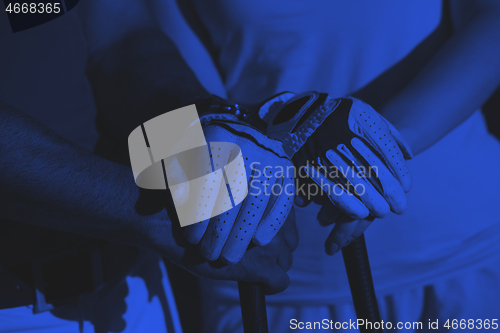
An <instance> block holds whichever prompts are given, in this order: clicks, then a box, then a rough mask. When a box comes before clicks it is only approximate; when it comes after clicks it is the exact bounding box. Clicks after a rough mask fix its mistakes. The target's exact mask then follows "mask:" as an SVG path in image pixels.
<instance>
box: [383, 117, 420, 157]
mask: <svg viewBox="0 0 500 333" xmlns="http://www.w3.org/2000/svg"><path fill="white" fill-rule="evenodd" d="M380 118H381V119H382V120H383V121H384V122H385V124H386V125H387V128H388V129H389V132H390V133H391V135H392V136H393V137H394V139H395V140H396V142H397V143H398V145H399V148H400V149H401V151H402V152H403V154H404V157H405V159H407V160H411V159H412V158H413V152H412V151H411V147H410V145H409V144H408V143H407V142H406V140H405V139H404V138H403V137H402V136H401V134H400V133H399V131H398V130H397V129H396V128H395V127H394V126H393V125H392V124H391V123H390V122H388V121H387V119H385V118H384V117H380Z"/></svg>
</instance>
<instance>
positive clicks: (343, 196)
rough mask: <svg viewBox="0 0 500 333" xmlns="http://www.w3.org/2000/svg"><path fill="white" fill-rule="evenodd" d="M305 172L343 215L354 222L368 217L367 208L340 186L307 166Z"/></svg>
mask: <svg viewBox="0 0 500 333" xmlns="http://www.w3.org/2000/svg"><path fill="white" fill-rule="evenodd" d="M305 170H306V172H307V174H308V175H309V177H311V179H312V180H313V181H314V182H315V183H316V184H318V185H319V186H320V187H321V188H322V189H323V190H324V191H325V192H326V193H327V195H328V198H329V199H330V201H331V202H332V203H333V204H334V205H335V206H336V207H338V208H339V209H340V210H341V211H342V212H343V213H344V214H346V215H348V216H350V217H352V218H353V219H354V220H360V219H363V218H365V217H367V216H368V215H369V213H370V212H369V211H368V208H366V206H365V205H364V204H363V203H362V202H361V201H360V200H359V199H358V198H356V197H355V196H354V195H353V194H352V193H350V192H349V191H347V190H346V189H345V188H344V187H343V186H342V185H341V184H336V183H333V182H332V181H330V180H328V179H327V178H326V177H325V176H323V175H322V174H321V173H320V171H318V170H317V169H314V167H312V166H311V165H309V164H308V165H307V166H306V167H305Z"/></svg>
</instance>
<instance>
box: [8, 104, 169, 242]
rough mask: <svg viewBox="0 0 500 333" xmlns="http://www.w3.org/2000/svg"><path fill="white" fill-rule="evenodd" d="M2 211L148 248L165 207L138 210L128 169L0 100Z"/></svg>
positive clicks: (12, 216) (13, 216)
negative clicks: (64, 138) (68, 138)
mask: <svg viewBox="0 0 500 333" xmlns="http://www.w3.org/2000/svg"><path fill="white" fill-rule="evenodd" d="M0 156H1V163H0V184H1V186H0V214H1V217H4V218H8V219H11V220H16V221H22V222H27V223H31V224H36V225H40V226H44V227H49V228H53V229H60V230H65V231H69V232H74V233H79V234H84V235H88V236H92V237H97V238H102V239H107V240H110V241H115V242H122V243H127V244H132V245H137V246H146V242H147V240H148V238H149V237H150V235H151V234H154V232H155V230H152V229H154V228H157V224H158V223H157V221H158V220H159V217H160V216H161V220H162V223H165V224H169V223H170V221H169V220H168V218H167V215H166V212H165V211H164V210H161V209H158V213H156V214H151V215H145V214H142V215H141V214H140V212H138V210H137V209H136V203H137V200H138V198H139V189H138V188H137V186H136V185H135V184H134V179H133V175H132V172H131V170H130V168H128V167H126V166H123V165H120V164H116V163H112V162H110V161H107V160H105V159H102V158H99V157H97V156H95V155H93V154H91V153H90V152H87V151H86V150H84V149H80V148H79V147H77V146H75V145H72V144H71V143H69V142H67V141H65V140H63V139H62V138H60V137H58V136H57V135H55V134H54V133H52V132H50V131H49V130H48V129H46V128H45V127H44V126H42V125H41V124H39V123H38V122H36V121H35V120H33V119H31V118H29V117H27V116H25V115H24V114H22V113H21V112H19V111H17V110H14V109H13V108H11V107H9V106H7V105H5V104H2V103H1V102H0Z"/></svg>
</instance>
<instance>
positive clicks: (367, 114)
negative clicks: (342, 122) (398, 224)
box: [353, 100, 411, 192]
mask: <svg viewBox="0 0 500 333" xmlns="http://www.w3.org/2000/svg"><path fill="white" fill-rule="evenodd" d="M353 108H355V109H356V111H353V112H354V113H353V115H354V116H355V117H356V119H357V124H358V125H359V127H360V128H361V129H362V133H361V135H362V136H363V137H364V138H365V139H366V140H367V141H368V142H370V144H372V145H374V146H375V147H376V148H377V150H378V151H379V153H380V154H381V155H382V156H383V157H384V161H385V162H386V165H387V166H388V167H389V168H390V169H391V171H392V172H393V173H394V175H395V176H396V178H397V179H398V180H399V182H400V183H401V186H403V189H404V190H405V191H406V192H408V191H409V190H410V189H411V177H410V171H409V169H408V166H407V164H406V160H405V154H404V153H403V152H402V151H401V148H400V146H399V144H398V142H397V141H398V140H396V139H395V138H394V136H393V135H392V134H391V129H390V128H389V127H388V125H387V123H388V122H387V121H385V119H383V117H381V116H380V115H379V114H378V113H377V112H376V111H375V110H373V109H372V108H371V107H370V106H369V105H367V104H365V103H364V102H362V101H360V100H353ZM358 112H359V113H358ZM394 130H395V129H394ZM395 132H397V131H396V130H395Z"/></svg>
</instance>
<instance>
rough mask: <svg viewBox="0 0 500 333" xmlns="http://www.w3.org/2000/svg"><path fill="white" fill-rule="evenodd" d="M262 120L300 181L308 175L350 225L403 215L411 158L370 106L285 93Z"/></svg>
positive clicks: (262, 114) (266, 107) (274, 100)
mask: <svg viewBox="0 0 500 333" xmlns="http://www.w3.org/2000/svg"><path fill="white" fill-rule="evenodd" d="M259 116H260V117H261V118H262V119H264V120H265V121H266V122H267V123H268V127H267V135H269V137H272V138H275V139H278V140H279V141H281V142H282V144H283V148H284V150H285V152H286V154H287V155H288V156H289V157H291V158H292V160H293V162H294V165H295V167H296V168H298V176H299V177H301V176H303V175H304V174H306V175H307V177H309V179H311V180H312V181H314V183H316V184H317V185H318V186H320V187H321V188H322V189H323V191H324V192H325V193H326V195H327V196H328V198H329V199H330V200H331V202H332V203H333V204H334V205H335V207H337V208H338V209H340V210H341V211H342V212H343V213H344V214H346V215H347V218H348V219H350V221H352V220H358V219H363V218H366V217H368V215H371V216H372V217H383V216H384V215H385V214H387V213H388V212H389V211H390V210H392V211H393V212H394V213H396V214H401V213H402V212H403V210H404V208H405V206H406V196H405V192H407V191H409V190H410V188H411V177H410V173H409V170H408V167H407V164H406V159H410V158H411V157H412V153H411V150H410V147H409V146H408V145H407V144H406V143H405V142H404V139H403V138H402V137H401V135H400V134H399V133H398V131H397V130H396V129H395V128H394V127H393V126H392V125H391V124H390V123H389V122H388V121H387V120H386V119H384V118H383V117H382V116H381V115H380V114H378V113H377V112H376V111H375V110H374V109H373V108H371V107H370V106H369V105H367V104H366V103H364V102H362V101H360V100H358V99H355V98H333V97H331V96H329V95H328V94H324V93H318V92H314V91H311V92H307V93H303V94H299V95H296V94H293V93H282V94H280V95H277V96H275V97H274V98H272V99H270V100H269V101H267V102H266V103H264V104H263V106H262V107H261V109H260V111H259ZM300 180H301V181H303V180H304V179H303V177H301V178H300ZM303 184H304V183H302V184H301V185H300V187H299V188H298V189H297V192H298V194H299V195H304V193H303V186H304V185H303ZM308 187H309V186H308ZM306 190H309V188H306ZM305 195H306V196H307V195H308V193H305Z"/></svg>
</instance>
